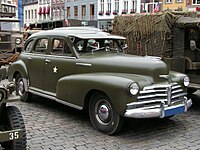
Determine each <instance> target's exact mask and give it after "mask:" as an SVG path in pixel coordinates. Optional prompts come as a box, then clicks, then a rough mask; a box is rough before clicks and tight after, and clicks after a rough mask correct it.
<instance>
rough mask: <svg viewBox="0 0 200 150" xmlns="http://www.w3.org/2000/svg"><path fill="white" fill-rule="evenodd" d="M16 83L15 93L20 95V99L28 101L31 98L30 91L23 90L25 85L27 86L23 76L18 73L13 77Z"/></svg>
mask: <svg viewBox="0 0 200 150" xmlns="http://www.w3.org/2000/svg"><path fill="white" fill-rule="evenodd" d="M15 83H16V92H17V95H19V96H20V97H21V101H24V102H28V101H29V100H30V99H31V93H29V92H27V91H26V90H25V86H27V85H26V84H27V83H25V81H24V80H23V78H22V77H21V75H20V74H17V75H16V77H15Z"/></svg>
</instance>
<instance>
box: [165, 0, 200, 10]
mask: <svg viewBox="0 0 200 150" xmlns="http://www.w3.org/2000/svg"><path fill="white" fill-rule="evenodd" d="M163 10H164V11H165V10H169V11H186V12H200V0H163Z"/></svg>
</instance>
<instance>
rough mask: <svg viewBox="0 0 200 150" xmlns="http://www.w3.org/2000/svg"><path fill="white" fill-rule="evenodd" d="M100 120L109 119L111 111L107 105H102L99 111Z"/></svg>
mask: <svg viewBox="0 0 200 150" xmlns="http://www.w3.org/2000/svg"><path fill="white" fill-rule="evenodd" d="M98 115H99V118H100V119H101V120H102V121H106V120H107V119H108V117H109V109H108V107H107V106H106V105H101V106H100V108H99V111H98Z"/></svg>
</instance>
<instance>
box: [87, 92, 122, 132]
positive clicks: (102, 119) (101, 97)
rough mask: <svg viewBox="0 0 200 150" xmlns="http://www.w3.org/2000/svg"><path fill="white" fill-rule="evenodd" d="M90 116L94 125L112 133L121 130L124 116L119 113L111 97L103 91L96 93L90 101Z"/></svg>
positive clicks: (101, 130) (100, 129) (98, 128)
mask: <svg viewBox="0 0 200 150" xmlns="http://www.w3.org/2000/svg"><path fill="white" fill-rule="evenodd" d="M89 116H90V120H91V122H92V125H93V127H94V128H95V129H96V130H98V131H100V132H103V133H106V134H108V135H112V134H114V133H117V132H119V130H120V129H121V127H122V125H123V118H122V117H121V116H120V115H119V114H118V113H117V111H116V110H115V108H114V107H113V105H112V103H111V101H110V99H109V98H108V97H107V96H106V95H105V94H102V93H95V94H94V95H93V96H92V98H91V100H90V102H89Z"/></svg>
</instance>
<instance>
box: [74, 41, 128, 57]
mask: <svg viewBox="0 0 200 150" xmlns="http://www.w3.org/2000/svg"><path fill="white" fill-rule="evenodd" d="M124 43H125V42H124V40H119V39H76V40H74V45H75V48H76V50H77V52H78V53H80V54H81V53H95V52H96V51H106V52H108V51H112V52H113V51H114V52H123V48H124V46H125V45H124Z"/></svg>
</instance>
